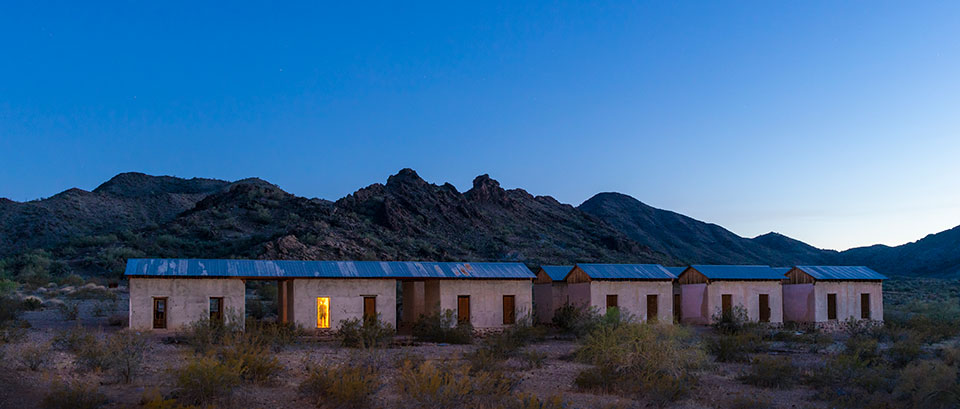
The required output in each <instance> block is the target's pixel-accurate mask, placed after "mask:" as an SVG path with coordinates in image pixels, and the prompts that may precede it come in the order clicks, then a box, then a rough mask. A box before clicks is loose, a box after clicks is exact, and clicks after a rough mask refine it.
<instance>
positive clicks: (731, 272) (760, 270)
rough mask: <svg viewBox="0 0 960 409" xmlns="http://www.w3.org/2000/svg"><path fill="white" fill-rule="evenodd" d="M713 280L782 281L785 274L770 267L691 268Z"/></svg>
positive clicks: (714, 266)
mask: <svg viewBox="0 0 960 409" xmlns="http://www.w3.org/2000/svg"><path fill="white" fill-rule="evenodd" d="M690 267H691V268H693V269H694V270H697V271H698V272H700V274H703V275H704V276H706V277H707V278H709V279H711V280H782V279H783V278H784V276H783V274H780V273H778V272H777V271H776V270H774V269H772V268H770V266H737V265H693V266H690Z"/></svg>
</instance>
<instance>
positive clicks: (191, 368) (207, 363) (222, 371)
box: [173, 356, 240, 406]
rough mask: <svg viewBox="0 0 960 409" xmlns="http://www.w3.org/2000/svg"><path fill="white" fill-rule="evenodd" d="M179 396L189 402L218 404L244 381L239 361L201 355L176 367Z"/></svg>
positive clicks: (175, 374)
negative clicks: (241, 378) (224, 361)
mask: <svg viewBox="0 0 960 409" xmlns="http://www.w3.org/2000/svg"><path fill="white" fill-rule="evenodd" d="M173 377H174V383H175V386H176V394H177V398H178V399H179V400H180V401H181V402H184V403H187V404H196V405H201V406H216V405H217V404H218V403H222V402H224V401H226V400H227V399H229V398H230V396H231V395H232V394H233V390H234V389H235V388H236V387H237V385H239V384H240V368H239V366H238V364H237V363H232V364H227V363H223V362H221V361H220V360H218V359H216V358H214V357H212V356H200V357H196V358H194V359H191V360H189V361H188V362H187V363H186V365H184V366H182V367H180V368H178V369H175V370H174V371H173Z"/></svg>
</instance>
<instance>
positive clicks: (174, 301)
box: [129, 277, 246, 331]
mask: <svg viewBox="0 0 960 409" xmlns="http://www.w3.org/2000/svg"><path fill="white" fill-rule="evenodd" d="M129 286H130V328H132V329H136V330H153V299H154V298H155V297H167V328H166V329H165V330H157V331H176V330H179V329H182V328H183V327H185V326H187V325H189V324H190V323H192V322H194V321H197V320H200V319H203V318H208V317H210V298H211V297H223V309H224V318H225V319H228V320H229V319H231V318H239V322H238V324H240V325H241V326H242V325H243V317H244V314H245V312H246V311H245V308H244V305H245V304H244V300H245V298H244V292H245V290H246V286H245V285H244V282H243V280H241V279H238V278H138V277H131V278H130V281H129Z"/></svg>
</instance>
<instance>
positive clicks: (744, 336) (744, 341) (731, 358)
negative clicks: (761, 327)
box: [704, 332, 763, 362]
mask: <svg viewBox="0 0 960 409" xmlns="http://www.w3.org/2000/svg"><path fill="white" fill-rule="evenodd" d="M704 343H705V345H706V347H707V351H709V352H710V354H712V355H713V356H715V357H716V359H717V361H718V362H746V361H748V360H749V359H750V356H749V354H751V353H754V352H758V351H759V350H760V348H761V346H762V345H763V341H762V340H761V339H760V337H759V336H758V335H757V334H756V333H754V332H740V333H735V334H724V333H720V334H717V335H715V336H712V337H707V338H706V339H705V340H704Z"/></svg>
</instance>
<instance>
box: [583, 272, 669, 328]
mask: <svg viewBox="0 0 960 409" xmlns="http://www.w3.org/2000/svg"><path fill="white" fill-rule="evenodd" d="M589 284H590V301H591V304H590V305H592V306H594V307H597V308H598V309H599V311H600V312H601V313H606V310H607V295H613V294H616V295H617V306H618V307H619V308H620V310H621V311H624V312H627V313H629V314H631V315H633V316H634V317H635V318H638V319H641V320H644V321H646V320H647V319H648V318H649V317H648V316H647V295H656V296H657V319H658V320H660V321H662V322H673V283H672V282H670V281H592V282H590V283H589Z"/></svg>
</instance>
